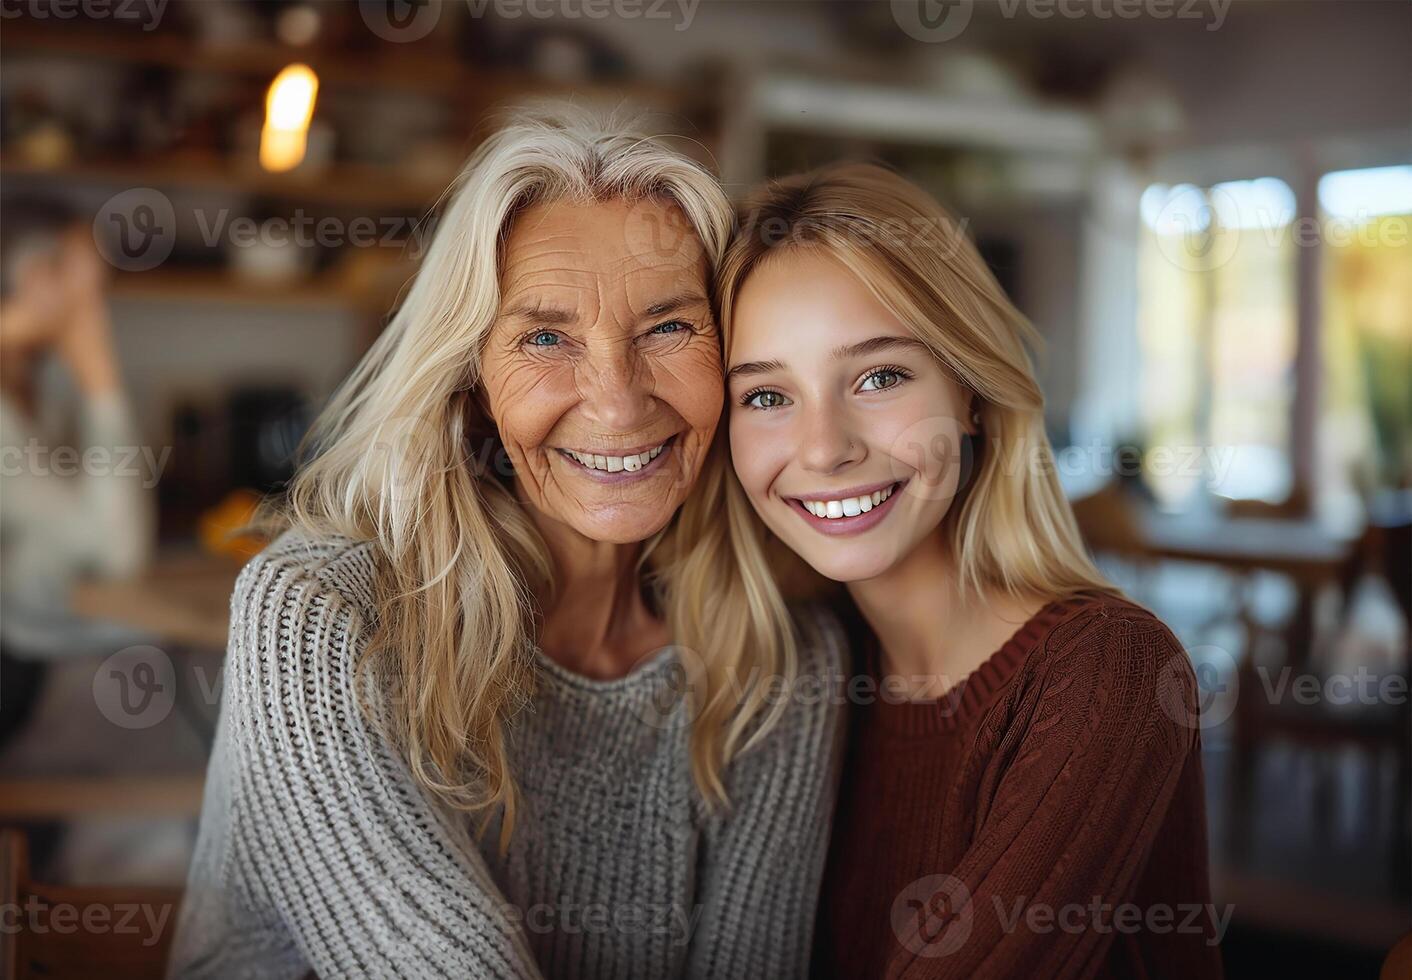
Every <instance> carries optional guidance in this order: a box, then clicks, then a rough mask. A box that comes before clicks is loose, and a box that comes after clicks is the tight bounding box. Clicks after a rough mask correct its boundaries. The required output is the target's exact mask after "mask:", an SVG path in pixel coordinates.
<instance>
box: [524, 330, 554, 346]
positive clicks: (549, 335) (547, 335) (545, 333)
mask: <svg viewBox="0 0 1412 980" xmlns="http://www.w3.org/2000/svg"><path fill="white" fill-rule="evenodd" d="M529 342H530V344H531V345H533V346H535V347H553V346H554V345H556V344H558V343H559V335H558V334H557V333H555V332H554V331H552V330H541V331H539V333H537V334H534V335H532V336H531V337H530V338H529Z"/></svg>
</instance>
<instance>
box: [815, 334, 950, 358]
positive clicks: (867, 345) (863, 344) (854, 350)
mask: <svg viewBox="0 0 1412 980" xmlns="http://www.w3.org/2000/svg"><path fill="white" fill-rule="evenodd" d="M898 348H904V349H907V350H916V351H921V352H923V353H930V349H929V348H928V347H927V345H926V344H924V343H922V342H921V341H920V340H918V339H917V338H916V337H872V338H870V339H868V340H862V341H859V342H858V343H856V344H845V345H843V346H842V347H835V348H834V349H833V350H831V351H829V356H830V357H833V358H835V359H837V360H843V359H844V358H849V357H866V356H867V355H869V354H880V353H882V352H883V351H886V350H896V349H898Z"/></svg>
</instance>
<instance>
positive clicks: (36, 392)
mask: <svg viewBox="0 0 1412 980" xmlns="http://www.w3.org/2000/svg"><path fill="white" fill-rule="evenodd" d="M0 253H3V254H0V270H2V271H0V304H3V305H2V306H0V452H3V464H4V465H3V468H0V565H3V569H4V570H3V578H0V651H2V652H0V663H3V681H2V682H0V688H2V690H0V694H2V695H3V705H4V707H3V717H0V745H3V744H4V743H5V742H8V741H9V739H10V738H11V736H12V735H14V733H15V732H16V731H18V730H19V729H20V728H21V727H22V726H23V725H24V723H25V721H26V719H27V717H28V715H29V714H30V712H31V709H32V708H33V706H34V704H35V702H36V700H37V698H38V694H39V691H40V689H41V688H42V685H43V681H44V674H45V669H46V667H45V665H46V663H47V662H50V661H54V660H57V659H66V658H76V657H83V656H91V655H98V654H103V655H106V654H109V653H112V652H113V651H114V650H116V649H119V648H120V647H121V646H125V645H128V644H131V643H133V642H136V638H135V637H133V636H132V635H131V634H130V633H129V632H127V631H125V630H119V629H116V628H114V627H110V626H106V625H104V624H101V623H96V622H90V621H86V620H83V619H80V618H78V617H76V616H75V615H74V614H73V613H72V612H71V610H70V606H69V593H70V590H71V589H72V587H73V586H74V584H75V583H76V582H77V581H78V580H79V579H80V578H81V577H83V576H86V575H94V576H105V577H121V576H125V575H130V574H133V573H134V572H136V571H138V570H139V569H140V568H141V567H142V566H143V565H144V563H145V562H146V561H147V559H148V557H149V553H150V549H151V546H152V541H153V534H154V526H155V514H154V510H153V506H152V500H151V495H150V494H149V493H148V492H147V491H146V490H145V489H144V487H145V485H147V478H148V477H149V474H146V473H144V472H142V467H141V465H139V461H140V460H141V459H142V455H141V454H140V453H137V452H136V447H137V446H138V442H139V440H138V435H137V431H136V428H135V426H134V424H133V420H132V413H131V410H130V408H129V404H128V399H127V396H126V393H125V392H124V390H123V384H122V378H121V375H120V372H119V370H118V363H117V359H116V357H115V355H114V351H113V340H112V325H111V320H110V318H109V315H108V308H107V302H106V299H105V297H104V280H105V275H104V273H105V269H104V266H103V262H102V259H101V258H100V257H99V255H98V253H97V250H96V249H95V247H94V244H93V239H92V236H91V235H90V233H89V231H88V229H87V228H86V227H85V225H84V224H83V223H82V222H78V221H76V220H74V218H73V216H72V215H71V214H70V213H68V212H67V211H66V210H65V209H63V208H62V207H61V206H58V205H45V204H32V205H21V206H19V207H16V208H13V209H10V210H9V213H7V215H6V217H5V224H4V228H3V232H2V233H0ZM51 360H52V361H57V362H58V363H60V364H62V366H63V367H64V368H65V369H66V370H67V373H68V374H69V376H70V379H71V381H72V388H73V391H74V395H73V396H72V397H71V396H70V395H69V394H68V393H67V392H63V389H62V388H58V387H57V386H51V385H49V384H47V383H46V382H48V381H51V380H54V379H52V378H48V377H46V376H45V372H46V368H47V367H48V366H49V365H48V363H47V362H49V361H51ZM61 392H63V393H62V394H61ZM75 400H76V402H77V404H76V405H74V404H73V403H72V402H73V401H75ZM66 414H67V415H69V416H70V417H75V416H76V419H75V421H76V433H75V434H76V438H74V439H68V438H66V437H65V433H64V429H65V419H64V416H65V415H66ZM129 458H131V459H132V462H131V463H129V464H128V465H123V462H124V460H127V459H129Z"/></svg>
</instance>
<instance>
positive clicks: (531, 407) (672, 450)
mask: <svg viewBox="0 0 1412 980" xmlns="http://www.w3.org/2000/svg"><path fill="white" fill-rule="evenodd" d="M708 296H709V289H708V264H707V259H706V254H705V251H704V249H703V248H702V246H701V244H700V241H699V240H698V239H697V236H696V235H695V234H694V232H692V231H691V228H690V225H689V224H688V223H687V221H686V218H685V216H684V215H682V213H681V212H680V210H679V209H677V208H676V207H675V206H674V205H672V204H669V203H663V202H657V201H651V200H643V201H638V202H633V203H629V202H625V201H609V202H602V203H594V204H577V203H571V202H566V201H559V202H552V203H548V204H543V205H536V206H533V207H530V208H528V209H526V210H525V211H524V212H523V213H521V214H520V215H519V216H518V217H517V219H516V220H515V223H514V225H513V227H512V229H511V233H510V236H509V239H508V241H507V243H506V250H505V261H504V263H503V267H502V272H501V306H500V310H501V312H500V314H499V316H498V317H497V320H496V322H495V324H494V325H493V327H492V328H491V331H490V334H489V337H488V339H487V342H486V346H485V348H484V352H483V361H482V365H483V371H482V377H483V384H482V390H481V392H480V399H481V405H482V408H483V410H484V411H485V412H486V414H487V416H488V417H489V418H490V419H491V421H492V422H493V423H494V424H495V426H496V427H497V429H498V430H499V434H500V438H501V440H502V442H503V443H504V445H505V449H506V452H507V454H508V455H509V458H510V460H511V462H512V464H513V465H514V468H515V484H516V492H517V494H518V495H519V497H520V499H521V500H522V501H523V502H524V503H525V504H526V506H527V507H528V508H529V510H530V513H531V515H532V516H533V517H534V519H535V520H536V522H537V523H538V524H539V525H540V526H541V528H543V529H545V530H546V531H548V532H550V536H551V538H553V537H562V535H563V533H564V532H565V531H566V530H568V531H571V532H574V533H575V534H576V535H579V536H582V538H584V539H587V540H588V541H591V542H606V543H616V544H626V543H634V542H641V541H644V540H646V539H647V538H649V537H651V536H652V535H653V534H654V533H656V532H657V531H659V530H661V529H662V528H663V527H665V526H666V524H667V522H668V521H669V520H670V519H671V517H672V515H673V514H674V513H675V512H676V510H677V508H678V507H679V506H681V504H682V502H683V501H684V500H685V499H686V496H687V494H688V493H689V492H690V491H691V487H692V485H693V484H694V483H695V481H696V478H697V476H698V474H699V473H700V471H701V466H702V463H703V461H704V459H705V457H706V452H707V449H708V447H709V446H710V443H711V438H712V436H713V434H714V432H715V428H716V423H717V421H718V420H719V417H720V412H721V407H722V394H721V392H722V378H721V367H720V341H719V337H718V333H717V329H716V324H715V321H714V318H713V317H712V313H711V306H710V302H709V300H708ZM668 440H671V443H670V445H669V446H668V448H667V449H666V450H665V451H664V452H663V454H662V456H661V457H660V458H658V459H656V460H654V461H653V464H652V465H650V466H647V467H644V469H643V471H642V472H640V473H635V474H628V476H630V477H631V479H624V478H621V477H623V476H624V475H623V474H619V475H618V476H619V477H620V478H619V479H617V480H604V479H602V478H600V477H598V476H595V475H594V474H593V473H592V472H590V471H589V470H587V469H585V468H584V467H583V466H581V465H580V464H579V463H577V462H575V461H574V460H573V459H570V458H568V457H566V456H565V455H563V454H562V453H561V452H560V450H563V449H572V450H576V451H579V452H585V451H587V452H593V453H598V454H603V455H605V456H606V455H619V456H621V455H625V454H626V453H627V452H628V451H629V450H638V451H641V450H645V449H647V448H649V447H652V446H657V445H660V444H662V443H664V442H667V441H668ZM572 536H573V534H571V535H570V537H572Z"/></svg>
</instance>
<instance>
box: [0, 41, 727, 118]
mask: <svg viewBox="0 0 1412 980" xmlns="http://www.w3.org/2000/svg"><path fill="white" fill-rule="evenodd" d="M0 46H3V49H4V50H5V52H6V53H7V54H10V55H14V54H20V53H27V54H44V55H53V56H59V57H66V58H75V59H82V60H94V59H100V60H106V61H113V62H119V63H125V64H131V65H138V66H147V67H162V68H171V69H175V70H179V71H185V72H206V73H216V74H228V75H244V76H250V77H252V78H256V79H271V78H273V77H274V76H275V74H276V73H277V72H278V71H279V70H280V69H281V68H283V67H285V66H286V65H288V64H290V63H291V62H302V63H304V64H307V65H309V66H310V67H311V68H313V69H314V71H315V73H316V74H318V76H319V79H320V81H321V82H323V83H325V84H328V85H332V86H336V87H342V88H349V89H359V88H361V89H369V90H373V91H375V92H383V91H387V90H389V89H393V90H401V91H407V92H415V93H420V94H423V95H426V96H428V97H433V98H436V99H440V100H452V101H457V102H461V103H467V102H470V103H473V104H475V105H479V106H482V107H490V106H493V105H496V104H497V103H500V102H502V101H505V100H508V99H512V98H526V97H534V96H551V95H572V96H574V97H575V98H576V99H579V100H582V101H584V102H588V103H606V104H614V103H616V102H618V101H620V100H624V99H627V100H630V101H632V102H633V103H634V104H638V105H644V106H649V107H652V108H655V109H659V110H662V111H682V110H684V109H686V108H688V107H690V106H692V105H694V104H696V103H697V102H698V101H699V98H700V93H699V92H697V91H695V90H692V89H688V88H686V87H683V86H673V85H666V84H660V83H654V82H644V81H636V80H623V81H587V82H558V81H550V80H546V79H543V78H539V77H537V76H535V75H533V74H531V73H529V72H523V71H506V70H494V71H484V70H478V69H475V68H473V67H471V66H470V65H469V64H467V63H466V62H465V61H462V60H460V59H458V58H454V57H451V56H449V55H447V54H446V53H444V52H440V51H438V52H434V53H433V52H428V51H425V50H421V49H418V48H417V46H416V45H391V46H389V45H384V46H382V47H380V48H377V49H374V50H372V51H368V52H366V53H359V54H358V55H356V56H353V55H349V54H347V53H344V52H341V51H338V50H332V49H329V48H324V47H320V46H318V45H311V46H308V47H295V46H292V45H287V44H280V43H277V42H274V41H232V42H223V43H220V44H203V43H201V42H198V41H195V40H192V39H190V38H186V37H181V36H176V35H171V34H152V35H147V34H144V35H142V36H141V37H136V36H124V35H121V34H100V33H97V32H92V31H68V30H56V29H54V28H39V27H35V26H33V25H32V24H26V23H22V22H16V23H11V24H7V25H6V28H5V33H4V35H3V41H0Z"/></svg>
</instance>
